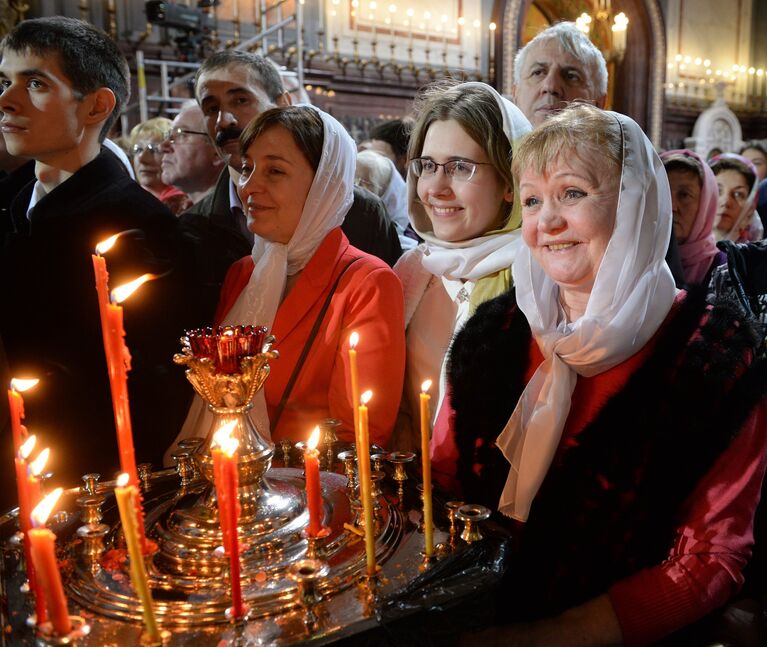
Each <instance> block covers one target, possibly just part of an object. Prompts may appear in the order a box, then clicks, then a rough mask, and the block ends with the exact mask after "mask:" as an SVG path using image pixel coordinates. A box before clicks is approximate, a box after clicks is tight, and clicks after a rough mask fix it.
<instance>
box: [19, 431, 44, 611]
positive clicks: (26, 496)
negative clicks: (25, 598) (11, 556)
mask: <svg viewBox="0 0 767 647" xmlns="http://www.w3.org/2000/svg"><path fill="white" fill-rule="evenodd" d="M35 440H36V439H35V436H30V437H29V438H27V440H26V441H25V442H24V444H23V445H22V446H21V449H20V450H19V455H18V456H17V457H16V458H15V466H16V486H17V488H18V492H19V528H20V529H21V532H22V533H23V534H24V558H25V561H26V563H27V581H28V582H29V590H30V591H31V592H32V595H33V596H34V598H35V616H36V618H37V622H38V623H43V622H46V621H47V619H48V614H47V612H46V609H45V598H44V597H43V594H42V592H41V591H40V586H39V585H38V583H37V575H36V574H35V566H34V564H33V563H32V553H31V551H30V549H29V538H28V536H27V533H28V532H29V529H30V528H31V519H30V515H31V514H32V509H33V508H34V507H35V506H36V505H37V504H38V503H39V502H40V482H39V481H38V479H37V475H38V474H40V473H41V472H42V471H43V469H44V468H45V460H46V459H47V457H48V450H47V449H45V450H43V451H42V452H41V454H40V456H41V457H42V461H41V460H40V457H38V459H37V460H35V461H34V463H33V465H29V464H28V463H27V460H28V458H29V455H30V454H31V453H32V450H33V449H34V446H35Z"/></svg>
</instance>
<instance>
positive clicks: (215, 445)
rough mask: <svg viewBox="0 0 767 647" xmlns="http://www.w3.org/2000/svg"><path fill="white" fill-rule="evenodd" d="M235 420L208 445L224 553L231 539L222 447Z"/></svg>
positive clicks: (223, 426) (227, 551)
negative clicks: (211, 460) (211, 459)
mask: <svg viewBox="0 0 767 647" xmlns="http://www.w3.org/2000/svg"><path fill="white" fill-rule="evenodd" d="M235 424H236V423H235V421H234V420H232V421H231V422H228V423H226V424H224V425H221V427H220V428H219V429H218V430H217V431H216V433H215V434H213V442H212V443H211V446H210V454H211V456H212V458H213V485H214V487H215V488H216V500H217V501H218V520H219V523H220V524H221V542H222V544H223V547H224V553H225V554H226V555H229V547H230V545H231V541H230V539H229V533H230V529H229V514H228V513H227V510H228V506H229V505H230V501H229V500H228V499H227V495H228V492H227V488H226V475H225V473H224V450H223V447H224V445H226V444H227V443H228V442H229V437H230V435H231V433H232V431H233V430H234V426H235Z"/></svg>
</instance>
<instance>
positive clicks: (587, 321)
mask: <svg viewBox="0 0 767 647" xmlns="http://www.w3.org/2000/svg"><path fill="white" fill-rule="evenodd" d="M607 114H611V115H613V116H614V117H615V119H616V120H617V121H618V123H619V124H620V127H621V132H622V139H623V168H622V175H621V188H620V197H619V200H618V208H617V215H616V219H615V229H614V230H613V234H612V237H611V239H610V242H609V244H608V246H607V249H606V250H605V254H604V257H603V259H602V263H601V265H600V267H599V271H598V273H597V276H596V279H595V281H594V288H593V289H592V291H591V296H590V297H589V301H588V305H587V306H586V312H585V313H584V315H583V316H582V317H581V318H580V319H578V320H577V321H575V322H574V323H568V322H567V321H566V320H565V318H564V315H563V312H562V308H561V306H560V302H559V288H558V287H557V285H556V284H555V283H554V282H553V281H552V280H551V279H550V278H549V277H548V276H547V275H546V274H545V273H544V271H543V269H542V268H541V266H540V265H539V264H538V263H537V262H536V261H535V259H534V258H533V257H532V255H531V253H530V250H529V248H528V247H527V246H525V245H523V246H522V248H521V250H520V252H519V254H518V255H517V260H516V263H515V264H514V267H513V274H514V283H515V286H516V296H517V303H518V304H519V307H520V309H521V310H522V312H524V314H525V316H526V317H527V320H528V322H529V324H530V328H531V330H532V333H533V336H534V337H535V339H536V341H537V342H538V345H539V346H540V348H541V351H542V353H543V356H544V361H543V363H542V364H541V365H540V366H539V367H538V369H537V370H536V371H535V374H534V375H533V377H532V378H531V380H530V382H529V383H528V384H527V386H526V387H525V390H524V392H523V393H522V396H521V397H520V399H519V402H518V403H517V406H516V408H515V409H514V412H513V413H512V415H511V418H510V419H509V421H508V422H507V423H506V427H505V428H504V430H503V432H502V433H501V435H500V436H499V437H498V440H497V444H498V447H499V448H500V450H501V451H502V452H503V455H504V456H505V457H506V459H507V460H508V461H509V462H510V463H511V469H510V470H509V476H508V478H507V480H506V485H505V487H504V489H503V493H502V494H501V500H500V503H499V509H500V511H501V512H503V513H504V514H506V515H508V516H510V517H513V518H515V519H519V520H521V521H525V520H527V517H528V514H529V512H530V505H531V503H532V501H533V498H534V497H535V495H536V493H537V492H538V489H539V487H540V486H541V483H542V482H543V479H544V477H545V476H546V473H547V472H548V469H549V467H550V465H551V462H552V460H553V458H554V455H555V452H556V450H557V447H558V445H559V441H560V438H561V436H562V430H563V428H564V426H565V422H566V420H567V416H568V414H569V413H570V405H571V397H572V393H573V389H574V388H575V384H576V380H577V377H578V375H583V376H586V377H589V376H592V375H597V374H599V373H602V372H604V371H606V370H608V369H610V368H612V367H614V366H616V365H618V364H620V363H621V362H623V361H624V360H626V359H628V358H629V357H631V356H632V355H634V354H635V353H636V352H637V351H639V350H640V349H641V348H642V347H643V346H644V345H645V344H646V343H647V342H648V340H649V339H650V338H651V337H652V336H653V335H654V334H655V332H656V331H657V330H658V328H659V327H660V325H661V324H662V323H663V321H664V319H665V318H666V316H667V315H668V313H669V311H670V309H671V306H672V305H673V302H674V298H675V296H676V289H675V287H674V279H673V277H672V275H671V271H670V270H669V268H668V266H667V265H666V262H665V260H664V257H665V254H666V249H667V247H668V241H669V236H670V235H671V226H672V223H671V192H670V190H669V185H668V179H667V177H666V172H665V171H664V168H663V163H662V162H661V161H660V158H659V157H658V155H657V154H656V153H655V150H654V149H653V147H652V144H651V143H650V141H649V140H648V139H647V137H646V136H645V134H644V133H643V132H642V129H641V128H640V127H639V126H638V125H637V124H636V123H635V122H634V121H632V120H631V119H629V118H628V117H626V116H624V115H620V114H617V113H607ZM618 432H619V430H616V433H618Z"/></svg>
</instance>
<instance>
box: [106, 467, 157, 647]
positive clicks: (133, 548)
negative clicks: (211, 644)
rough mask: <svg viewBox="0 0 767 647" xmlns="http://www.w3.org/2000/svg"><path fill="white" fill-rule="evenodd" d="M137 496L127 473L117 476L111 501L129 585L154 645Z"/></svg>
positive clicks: (153, 620)
mask: <svg viewBox="0 0 767 647" xmlns="http://www.w3.org/2000/svg"><path fill="white" fill-rule="evenodd" d="M137 495H138V488H137V487H136V486H135V485H131V484H130V483H129V476H128V474H127V473H125V472H123V473H122V474H120V476H119V477H118V478H117V487H116V488H115V498H116V499H117V507H118V508H119V510H120V521H122V525H123V534H124V535H125V543H126V544H127V546H128V554H129V555H130V577H131V582H133V589H134V590H135V591H136V594H137V595H138V598H139V600H140V601H141V606H142V613H143V616H144V626H145V627H146V631H147V636H148V638H149V640H151V641H152V642H158V641H160V640H162V637H161V636H160V630H159V628H158V627H157V621H156V620H155V617H154V606H153V604H152V594H151V592H150V591H149V581H148V579H147V575H146V568H145V566H144V551H143V547H142V545H141V535H140V534H139V531H138V521H137V518H136V496H137Z"/></svg>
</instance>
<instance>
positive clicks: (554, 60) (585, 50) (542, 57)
mask: <svg viewBox="0 0 767 647" xmlns="http://www.w3.org/2000/svg"><path fill="white" fill-rule="evenodd" d="M511 96H512V99H513V100H514V103H516V104H517V106H518V107H519V109H520V110H521V111H522V112H523V113H524V114H525V117H527V118H528V119H529V120H530V123H531V124H533V126H538V125H540V124H542V123H543V122H544V121H545V120H546V118H547V117H548V116H549V115H551V114H554V113H555V112H559V111H560V110H562V108H564V107H565V106H567V104H569V103H571V102H573V101H576V100H580V101H587V102H588V103H593V104H594V105H596V106H597V107H599V108H604V106H605V101H606V100H607V65H606V63H605V59H604V56H602V52H600V51H599V49H597V47H595V46H594V44H593V43H592V42H591V41H590V40H589V38H588V36H586V35H585V34H584V33H583V32H582V31H580V30H579V29H578V28H577V27H576V26H575V23H572V22H560V23H557V24H556V25H552V26H551V27H549V28H548V29H545V30H544V31H542V32H541V33H540V34H538V35H537V36H536V37H535V38H533V39H532V40H531V41H530V42H529V43H528V44H527V45H525V46H524V47H523V48H522V49H520V50H519V52H517V55H516V56H515V57H514V86H513V88H512V94H511Z"/></svg>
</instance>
